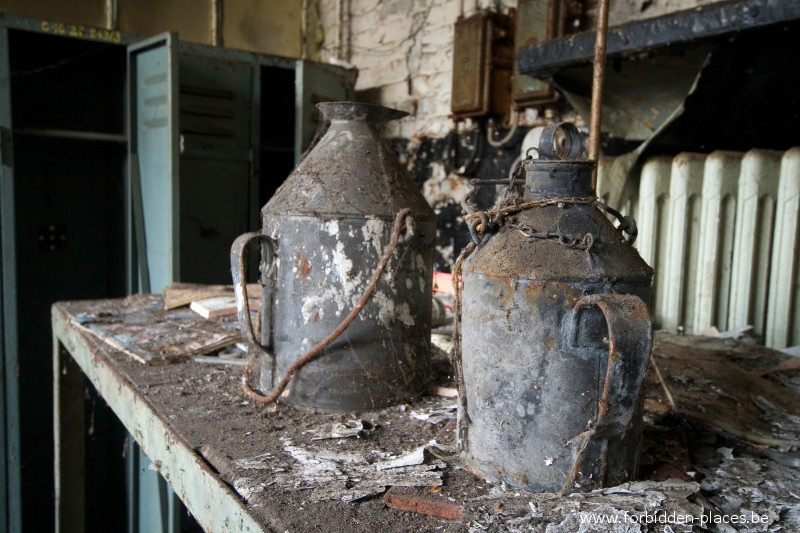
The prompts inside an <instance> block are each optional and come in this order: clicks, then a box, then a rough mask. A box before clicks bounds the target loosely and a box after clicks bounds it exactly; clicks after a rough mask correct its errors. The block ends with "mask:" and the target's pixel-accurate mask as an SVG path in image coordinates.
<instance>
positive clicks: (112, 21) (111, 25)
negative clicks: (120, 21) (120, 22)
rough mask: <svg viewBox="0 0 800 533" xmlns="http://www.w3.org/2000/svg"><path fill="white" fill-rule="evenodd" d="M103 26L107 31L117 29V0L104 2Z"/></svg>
mask: <svg viewBox="0 0 800 533" xmlns="http://www.w3.org/2000/svg"><path fill="white" fill-rule="evenodd" d="M105 26H106V29H107V30H116V29H117V0H106V2H105Z"/></svg>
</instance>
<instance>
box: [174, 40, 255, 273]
mask: <svg viewBox="0 0 800 533" xmlns="http://www.w3.org/2000/svg"><path fill="white" fill-rule="evenodd" d="M227 52H228V51H226V50H216V49H213V48H209V47H202V48H201V47H195V46H188V45H186V44H182V45H181V46H180V47H179V52H178V56H179V61H180V106H179V107H180V139H181V143H180V145H181V156H180V158H181V159H180V167H181V183H180V199H181V201H180V254H181V262H180V263H181V267H180V274H179V277H180V279H181V281H185V282H191V283H212V284H219V283H222V284H227V283H230V282H231V267H230V248H231V243H233V241H234V239H236V237H238V236H239V235H241V234H242V233H244V232H246V231H249V230H250V229H251V227H250V220H251V219H252V218H256V216H255V213H253V212H252V211H253V208H252V207H251V202H250V198H251V194H252V195H256V197H257V195H258V191H257V190H255V191H251V173H252V169H253V158H254V150H253V146H252V140H251V123H252V118H251V114H252V109H253V102H252V85H253V67H252V65H251V64H250V63H247V62H244V61H239V60H236V59H235V58H234V57H232V56H233V54H230V53H227Z"/></svg>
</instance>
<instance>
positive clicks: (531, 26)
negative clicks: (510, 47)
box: [512, 0, 566, 107]
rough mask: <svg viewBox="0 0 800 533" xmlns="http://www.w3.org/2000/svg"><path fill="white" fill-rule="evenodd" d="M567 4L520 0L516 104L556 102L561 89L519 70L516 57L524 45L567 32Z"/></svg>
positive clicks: (513, 96)
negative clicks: (565, 24)
mask: <svg viewBox="0 0 800 533" xmlns="http://www.w3.org/2000/svg"><path fill="white" fill-rule="evenodd" d="M565 18H566V17H565V6H564V5H562V0H519V2H518V4H517V14H516V24H515V32H514V78H513V84H512V98H513V100H514V105H516V106H517V107H526V106H530V105H541V104H547V103H551V102H554V101H555V100H557V99H558V93H557V92H556V91H555V90H554V89H553V87H552V86H551V84H549V83H547V82H545V81H541V80H538V79H536V78H534V77H532V76H527V75H525V74H520V73H519V69H518V66H517V60H516V59H517V57H519V52H520V50H521V49H523V48H524V47H527V46H534V45H537V44H539V43H541V42H543V41H547V40H550V39H555V38H557V37H560V36H561V35H563V34H564V20H565Z"/></svg>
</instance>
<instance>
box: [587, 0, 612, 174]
mask: <svg viewBox="0 0 800 533" xmlns="http://www.w3.org/2000/svg"><path fill="white" fill-rule="evenodd" d="M607 33H608V0H598V2H597V34H596V36H595V42H594V72H593V74H592V110H591V120H590V124H589V159H591V160H594V161H597V158H598V156H599V155H600V121H601V118H602V113H603V80H604V78H605V75H606V38H607ZM596 187H597V170H595V172H594V174H593V175H592V189H594V188H596Z"/></svg>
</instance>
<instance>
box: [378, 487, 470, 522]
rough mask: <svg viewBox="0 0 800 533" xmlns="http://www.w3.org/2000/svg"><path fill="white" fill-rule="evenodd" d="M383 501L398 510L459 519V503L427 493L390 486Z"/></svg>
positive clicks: (460, 517)
mask: <svg viewBox="0 0 800 533" xmlns="http://www.w3.org/2000/svg"><path fill="white" fill-rule="evenodd" d="M383 502H384V503H385V504H386V506H387V507H391V508H392V509H398V510H400V511H411V512H414V513H421V514H426V515H428V516H437V517H440V518H447V519H449V520H459V521H460V520H461V519H462V518H463V515H462V513H461V505H459V504H457V503H452V502H449V501H442V499H441V498H439V497H432V496H430V495H427V494H419V493H417V492H415V491H410V490H403V491H401V490H399V489H398V488H397V487H392V488H390V489H389V490H388V491H386V494H384V495H383Z"/></svg>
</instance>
